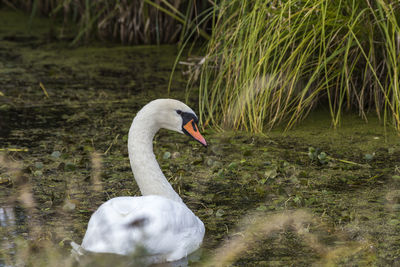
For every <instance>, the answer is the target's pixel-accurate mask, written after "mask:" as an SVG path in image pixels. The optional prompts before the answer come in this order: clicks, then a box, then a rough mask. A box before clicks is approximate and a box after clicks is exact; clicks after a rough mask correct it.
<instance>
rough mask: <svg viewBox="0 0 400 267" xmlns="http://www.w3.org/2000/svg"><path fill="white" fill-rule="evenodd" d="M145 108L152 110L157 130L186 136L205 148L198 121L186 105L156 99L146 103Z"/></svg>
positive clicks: (205, 144)
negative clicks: (170, 131)
mask: <svg viewBox="0 0 400 267" xmlns="http://www.w3.org/2000/svg"><path fill="white" fill-rule="evenodd" d="M147 108H150V109H152V112H151V113H152V117H153V118H154V120H155V123H157V125H158V126H159V128H164V129H168V130H172V131H175V132H178V133H182V134H186V135H188V136H190V137H192V138H194V139H195V140H196V141H198V142H200V143H201V144H202V145H204V146H207V142H206V140H205V139H204V137H203V136H202V135H201V133H200V131H199V128H198V126H197V124H198V122H199V119H198V118H197V116H196V113H194V111H193V110H192V109H191V108H189V107H188V106H187V105H186V104H184V103H182V102H180V101H178V100H175V99H157V100H154V101H152V102H150V103H148V104H147V105H146V107H144V108H143V109H147Z"/></svg>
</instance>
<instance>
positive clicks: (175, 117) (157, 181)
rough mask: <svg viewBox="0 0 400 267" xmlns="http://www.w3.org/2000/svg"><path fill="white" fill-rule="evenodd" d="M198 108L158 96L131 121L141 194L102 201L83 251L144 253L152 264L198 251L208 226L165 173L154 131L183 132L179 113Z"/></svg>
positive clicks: (132, 150) (131, 146) (133, 157)
mask: <svg viewBox="0 0 400 267" xmlns="http://www.w3.org/2000/svg"><path fill="white" fill-rule="evenodd" d="M176 110H181V111H183V112H191V113H193V114H194V112H193V111H192V110H191V109H190V108H189V107H188V106H186V105H185V104H183V103H182V102H179V101H177V100H172V99H158V100H155V101H152V102H150V103H149V104H147V105H146V106H145V107H144V108H143V109H142V110H141V111H139V112H138V114H137V116H136V117H135V119H134V120H133V122H132V126H131V129H130V131H129V137H128V150H129V158H130V162H131V166H132V171H133V173H134V176H135V180H136V181H137V183H138V185H139V188H140V190H141V192H142V194H143V195H144V196H142V197H117V198H113V199H110V200H108V201H107V202H105V203H104V204H102V205H101V206H100V207H99V208H98V209H97V211H96V212H95V213H94V214H93V215H92V217H91V218H90V221H89V224H88V228H87V231H86V234H85V236H84V238H83V241H82V245H81V246H79V245H77V244H75V243H74V245H75V246H73V250H75V251H76V252H77V254H82V251H89V252H95V253H115V254H120V255H131V254H135V253H138V252H139V251H143V249H144V251H145V252H146V257H147V259H148V260H147V262H148V263H159V262H165V261H177V260H179V259H182V258H184V257H186V256H187V255H189V254H190V253H192V252H193V251H195V250H196V249H198V248H199V247H200V245H201V243H202V240H203V237H204V232H205V229H204V224H203V222H202V221H201V220H200V219H199V218H198V217H196V215H194V214H193V212H192V211H191V210H190V209H189V208H188V207H187V206H186V205H185V204H184V203H183V202H182V199H181V198H180V197H179V196H178V194H177V193H176V192H175V191H174V190H173V188H172V187H171V185H170V184H169V183H168V181H167V179H166V178H165V176H164V174H163V173H162V171H161V169H160V167H159V165H158V163H157V161H156V158H155V156H154V153H153V147H152V140H153V137H154V134H155V133H156V132H157V131H158V130H159V129H160V128H161V127H162V128H167V129H170V130H175V131H177V132H180V133H182V118H181V117H180V115H179V114H178V113H177V112H176Z"/></svg>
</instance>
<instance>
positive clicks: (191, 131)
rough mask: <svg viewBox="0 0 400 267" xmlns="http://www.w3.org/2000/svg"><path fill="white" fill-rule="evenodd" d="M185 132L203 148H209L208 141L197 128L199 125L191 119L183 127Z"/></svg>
mask: <svg viewBox="0 0 400 267" xmlns="http://www.w3.org/2000/svg"><path fill="white" fill-rule="evenodd" d="M183 129H184V132H185V133H186V134H188V135H190V136H191V137H193V138H194V139H196V140H197V141H199V142H200V143H201V144H202V145H203V146H207V142H206V139H204V137H203V136H202V135H201V133H200V131H199V128H197V124H196V123H195V122H194V121H193V119H191V120H190V121H189V122H188V123H186V124H185V125H183Z"/></svg>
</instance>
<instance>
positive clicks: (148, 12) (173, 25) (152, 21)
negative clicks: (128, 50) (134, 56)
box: [0, 0, 210, 44]
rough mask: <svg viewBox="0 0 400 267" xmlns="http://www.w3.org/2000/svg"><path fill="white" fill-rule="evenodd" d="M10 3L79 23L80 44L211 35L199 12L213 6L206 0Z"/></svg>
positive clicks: (153, 41)
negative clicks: (189, 32)
mask: <svg viewBox="0 0 400 267" xmlns="http://www.w3.org/2000/svg"><path fill="white" fill-rule="evenodd" d="M0 1H3V2H4V3H5V4H7V5H12V6H14V5H15V6H17V7H22V8H24V9H25V10H27V11H28V12H30V13H31V17H33V16H35V15H38V14H41V15H46V16H51V17H53V18H60V17H61V18H63V19H64V24H68V23H70V22H74V23H77V24H78V25H79V30H78V31H77V33H76V36H75V38H74V40H73V44H76V43H78V42H80V41H82V40H84V41H85V40H86V41H87V40H89V39H90V38H92V37H93V36H97V37H99V38H100V39H103V40H114V41H120V42H121V43H123V44H164V43H176V42H179V41H181V40H183V37H184V36H185V35H186V34H187V32H188V31H191V30H192V29H194V28H195V29H196V32H197V36H201V37H202V38H206V39H208V38H209V35H208V34H207V33H206V30H205V27H206V25H207V22H205V23H202V24H200V23H198V22H197V21H196V17H197V15H198V14H199V13H200V12H202V11H203V10H205V9H207V8H209V6H210V4H209V3H208V1H205V0H203V1H202V0H191V1H181V0H169V1H168V0H120V1H115V0H96V1H89V0H27V1H20V0H17V1H14V2H13V3H10V2H9V1H6V0H0Z"/></svg>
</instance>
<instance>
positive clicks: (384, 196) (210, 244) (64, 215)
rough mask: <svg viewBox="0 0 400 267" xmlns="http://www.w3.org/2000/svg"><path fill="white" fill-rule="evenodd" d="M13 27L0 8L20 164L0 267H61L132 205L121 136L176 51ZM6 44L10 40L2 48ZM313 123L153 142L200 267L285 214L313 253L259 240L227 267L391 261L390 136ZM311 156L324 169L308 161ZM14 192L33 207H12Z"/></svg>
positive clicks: (395, 147) (7, 116)
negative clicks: (199, 237)
mask: <svg viewBox="0 0 400 267" xmlns="http://www.w3.org/2000/svg"><path fill="white" fill-rule="evenodd" d="M7 21H9V22H7ZM10 21H11V22H10ZM22 21H23V17H21V14H15V13H13V12H12V11H7V10H3V9H0V22H3V24H4V25H12V26H13V27H15V28H10V29H4V30H3V29H1V30H0V44H1V47H2V49H1V50H0V59H1V60H0V62H2V65H0V67H1V70H0V71H1V73H2V75H1V78H0V91H1V92H2V94H4V96H0V106H3V105H4V106H6V108H2V109H1V111H0V112H1V113H0V114H1V116H0V126H2V127H1V130H0V148H2V149H7V148H26V149H28V151H27V152H23V151H8V152H5V154H7V156H8V157H9V158H11V159H12V160H14V161H18V162H21V163H22V167H21V171H20V173H16V172H13V171H10V170H9V169H8V168H7V166H6V165H5V166H4V165H2V166H1V169H0V176H1V177H0V178H1V179H0V187H1V189H2V190H0V203H1V206H2V207H11V208H13V209H14V210H15V213H16V214H17V216H16V217H17V218H18V219H17V222H16V224H15V225H10V226H7V227H4V228H2V230H1V231H2V232H1V233H2V234H4V236H5V237H6V239H4V240H2V241H1V242H2V245H3V246H2V248H1V250H0V265H2V264H6V263H14V264H15V262H16V260H17V259H16V258H17V257H15V255H19V256H21V255H25V254H23V253H22V252H21V251H27V255H28V256H29V255H35V256H37V258H38V259H39V258H41V259H40V260H38V261H37V262H36V263H35V262H32V261H31V260H29V262H30V263H31V264H33V265H36V266H37V265H48V264H49V262H54V261H55V262H58V263H59V264H61V265H62V264H65V265H68V264H69V261H68V260H66V259H67V258H68V254H69V248H68V245H67V243H68V242H67V241H69V240H74V241H75V242H78V243H79V242H80V240H81V238H82V237H83V235H84V232H85V229H86V225H87V221H88V220H89V218H90V215H91V213H92V212H93V211H94V210H96V208H97V207H98V206H99V205H100V204H101V203H103V202H104V201H106V200H107V199H110V198H112V197H116V196H123V195H140V192H139V190H138V188H137V186H136V184H135V183H134V180H133V176H132V173H131V169H130V165H129V160H128V152H127V147H126V142H127V133H128V130H129V126H130V123H131V121H132V118H133V117H134V115H135V113H136V112H137V111H138V110H139V109H140V107H141V106H143V105H144V104H145V103H147V102H148V101H150V100H151V99H154V98H158V97H165V96H166V92H167V88H166V85H167V84H168V78H169V73H170V70H171V67H172V63H173V62H174V57H175V55H176V54H175V52H176V51H175V48H174V47H170V46H161V47H120V46H112V45H108V46H107V47H104V46H101V45H99V44H97V45H95V46H92V47H80V48H71V47H69V46H68V43H63V42H62V41H61V42H54V41H49V40H48V38H47V32H48V31H50V29H51V27H52V26H51V25H49V23H48V21H46V20H43V21H40V23H42V24H41V27H32V29H40V30H39V31H38V32H27V28H26V25H25V24H24V23H22ZM34 23H36V22H34ZM38 23H39V22H38ZM54 27H57V25H56V26H54ZM16 32H17V33H18V34H17V36H18V38H10V36H14V35H15V33H16ZM40 82H41V83H43V85H44V86H45V88H46V90H47V92H48V94H49V97H48V98H47V97H46V96H45V95H44V93H43V91H42V90H41V88H40V86H39V83H40ZM184 84H185V83H184V82H183V81H182V78H180V77H179V75H177V77H176V79H175V82H174V84H173V87H172V88H173V90H172V91H171V95H170V97H174V98H178V99H184V92H183V88H184ZM191 100H192V102H191V103H189V104H190V105H191V106H193V107H194V108H195V107H196V103H195V102H194V100H195V99H191ZM326 118H329V116H325V115H324V112H318V113H316V114H313V115H311V116H310V117H309V119H307V120H306V121H304V122H303V123H302V124H301V125H298V126H297V127H296V128H294V129H292V130H291V131H288V132H283V131H282V129H276V130H273V131H270V132H268V133H266V134H265V135H251V134H248V133H245V132H229V131H227V132H217V131H214V130H212V129H206V130H205V131H204V136H205V138H206V139H207V141H208V143H209V147H208V148H207V149H204V148H203V147H202V146H201V145H199V144H198V143H196V142H194V141H191V140H189V139H188V138H187V137H186V136H182V135H180V134H177V133H171V132H169V131H166V130H162V131H160V132H159V133H158V134H157V136H156V137H155V140H154V147H155V154H156V156H157V159H158V161H159V163H160V166H161V167H162V169H163V171H164V173H165V175H166V177H167V178H168V180H169V181H170V182H171V184H172V185H173V187H174V188H175V190H176V191H177V192H178V193H179V194H180V195H181V196H182V198H183V200H184V201H185V203H187V205H188V206H189V207H190V208H191V209H192V210H193V211H194V212H195V213H196V214H197V215H198V216H199V217H200V218H201V219H202V221H203V222H204V224H205V226H206V236H205V240H204V244H203V258H202V260H206V259H207V258H208V256H211V255H212V253H213V251H214V250H215V249H216V248H217V247H219V246H220V245H221V243H222V242H223V240H226V239H229V238H231V237H232V236H234V235H235V234H236V235H237V234H241V232H242V230H241V227H242V226H241V222H242V220H243V218H246V217H247V216H248V214H251V213H253V212H255V211H257V212H259V213H260V214H262V215H263V216H269V215H271V214H277V213H280V212H284V211H288V210H297V209H305V210H307V211H308V212H309V213H310V214H312V215H313V216H314V217H315V218H317V219H318V220H317V222H312V223H310V226H309V231H310V233H312V234H313V235H315V236H316V237H317V238H318V239H319V240H320V243H321V245H320V246H321V247H322V249H321V250H323V251H324V252H321V251H319V250H318V249H315V247H312V246H311V245H310V243H309V242H307V240H306V239H304V238H302V237H301V236H300V235H298V234H296V233H295V232H294V231H293V230H291V229H290V227H288V228H283V229H281V230H280V231H278V232H277V233H275V234H273V235H269V236H262V235H260V238H258V239H257V241H256V246H254V247H253V249H248V250H246V251H244V252H243V253H242V254H241V255H239V256H238V257H237V261H236V263H235V265H238V266H243V265H277V266H286V265H310V264H325V263H327V262H328V263H334V264H342V265H366V264H368V265H371V264H373V265H391V264H393V263H395V262H396V260H398V258H399V257H400V245H399V244H400V236H399V235H398V233H399V232H400V223H399V221H400V217H399V205H400V194H399V191H400V180H399V179H398V178H397V177H399V176H400V163H399V158H400V145H399V143H398V136H397V135H396V134H395V133H393V132H390V130H386V131H385V129H384V127H382V125H380V122H379V120H378V119H377V118H373V117H371V118H369V122H368V124H366V123H365V122H363V121H361V120H360V119H359V118H358V117H356V116H354V115H348V116H345V117H344V118H343V121H342V126H341V127H340V128H338V129H336V130H333V129H332V128H331V127H330V122H329V119H326ZM311 147H312V148H314V149H316V150H318V151H320V152H324V153H325V154H326V155H327V156H326V158H327V159H328V160H327V161H326V162H321V161H320V160H317V159H316V158H310V157H309V155H308V153H309V151H310V150H309V149H310V148H311ZM93 152H98V153H99V154H100V162H101V164H100V166H101V168H100V171H99V172H100V174H99V176H100V180H101V186H102V188H101V190H98V188H97V189H96V187H95V186H94V185H93V179H94V178H93V176H94V173H95V168H94V164H93ZM366 154H369V155H373V157H372V158H365V155H366ZM318 155H320V153H319V154H318ZM318 155H317V156H318ZM26 184H29V185H30V187H31V190H30V191H31V192H32V194H33V200H34V207H33V208H28V207H26V206H24V205H23V202H21V201H16V198H18V196H19V194H20V192H21V190H22V188H23V185H26ZM3 189H4V190H3ZM27 216H29V218H28V217H27ZM35 227H36V228H37V227H40V231H38V230H34V229H35ZM36 231H38V232H39V233H37V232H36ZM7 244H11V245H10V247H8V248H7V246H6V245H7ZM354 244H356V245H354ZM351 246H355V247H357V249H354V250H349V251H352V253H348V254H346V253H344V252H343V253H342V254H340V255H339V256H336V257H332V258H333V260H332V259H331V258H329V255H330V254H329V253H328V252H327V251H330V250H335V249H340V248H348V247H351ZM24 249H26V250H24ZM18 253H19V254H18ZM28 258H29V257H28ZM22 259H23V257H22ZM329 260H331V261H329ZM27 262H28V261H27ZM201 262H202V261H200V262H197V263H193V264H194V265H196V264H197V265H202V263H201Z"/></svg>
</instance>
